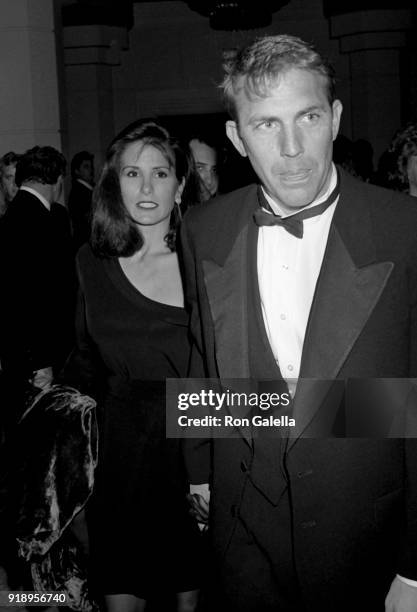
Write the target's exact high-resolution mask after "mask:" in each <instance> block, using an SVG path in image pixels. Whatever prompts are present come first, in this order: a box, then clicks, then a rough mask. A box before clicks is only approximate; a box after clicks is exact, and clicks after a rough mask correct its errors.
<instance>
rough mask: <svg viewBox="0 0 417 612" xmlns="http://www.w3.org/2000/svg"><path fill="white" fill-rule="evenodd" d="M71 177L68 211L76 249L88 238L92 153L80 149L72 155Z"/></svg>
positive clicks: (91, 187) (92, 174)
mask: <svg viewBox="0 0 417 612" xmlns="http://www.w3.org/2000/svg"><path fill="white" fill-rule="evenodd" d="M71 179H72V185H71V191H70V194H69V198H68V212H69V215H70V218H71V225H72V232H73V240H74V247H75V250H76V251H77V250H78V249H79V248H80V246H81V245H82V244H84V243H85V242H88V240H89V238H90V232H91V199H92V195H93V189H94V155H92V154H91V153H89V152H88V151H80V152H79V153H76V154H75V155H74V157H73V158H72V161H71Z"/></svg>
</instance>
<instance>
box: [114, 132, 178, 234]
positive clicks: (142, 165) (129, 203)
mask: <svg viewBox="0 0 417 612" xmlns="http://www.w3.org/2000/svg"><path fill="white" fill-rule="evenodd" d="M119 179H120V189H121V193H122V198H123V202H124V205H125V207H126V209H127V211H128V213H129V215H130V216H131V218H132V219H133V220H134V221H135V222H136V223H138V224H139V225H157V224H158V223H166V225H167V227H168V226H169V218H170V215H171V211H172V209H173V207H174V206H175V199H176V198H180V197H181V193H182V190H183V182H182V183H181V184H180V183H179V182H178V179H177V177H176V174H175V167H174V166H173V165H172V164H171V163H170V161H169V160H168V159H167V157H166V156H165V155H164V154H163V153H162V151H160V150H159V149H157V148H156V147H155V146H153V145H145V146H143V143H142V142H141V141H138V142H132V143H130V144H129V145H128V146H127V147H126V149H125V150H124V152H123V153H122V155H121V157H120V173H119Z"/></svg>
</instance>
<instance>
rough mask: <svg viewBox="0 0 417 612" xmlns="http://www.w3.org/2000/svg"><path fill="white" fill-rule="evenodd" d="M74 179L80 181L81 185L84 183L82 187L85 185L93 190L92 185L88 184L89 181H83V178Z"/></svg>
mask: <svg viewBox="0 0 417 612" xmlns="http://www.w3.org/2000/svg"><path fill="white" fill-rule="evenodd" d="M76 180H77V181H78V182H79V183H81V185H84V187H87V189H89V190H90V191H93V186H92V185H90V183H87V181H83V179H80V178H77V179H76Z"/></svg>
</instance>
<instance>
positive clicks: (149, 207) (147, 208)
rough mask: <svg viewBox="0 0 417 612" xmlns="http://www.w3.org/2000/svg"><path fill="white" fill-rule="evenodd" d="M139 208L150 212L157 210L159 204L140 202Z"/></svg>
mask: <svg viewBox="0 0 417 612" xmlns="http://www.w3.org/2000/svg"><path fill="white" fill-rule="evenodd" d="M137 206H138V207H139V208H145V209H146V210H150V209H152V208H157V206H158V204H157V203H156V202H138V203H137Z"/></svg>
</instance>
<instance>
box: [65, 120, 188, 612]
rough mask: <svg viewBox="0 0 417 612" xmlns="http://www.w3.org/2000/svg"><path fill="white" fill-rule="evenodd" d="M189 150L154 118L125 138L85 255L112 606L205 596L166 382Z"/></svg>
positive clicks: (181, 354)
mask: <svg viewBox="0 0 417 612" xmlns="http://www.w3.org/2000/svg"><path fill="white" fill-rule="evenodd" d="M189 159H190V158H189V155H188V154H187V153H185V152H184V150H183V149H182V148H181V147H180V146H179V144H178V143H177V142H176V141H175V140H173V139H171V138H170V137H169V135H168V133H167V132H166V130H165V129H164V128H162V127H161V126H159V125H157V124H156V123H154V122H138V123H136V124H134V125H133V126H129V128H127V129H126V130H124V132H122V133H121V134H120V135H119V136H118V137H116V139H115V140H114V141H113V143H112V144H111V145H110V147H109V149H108V151H107V157H106V162H105V165H104V168H103V170H102V174H101V178H100V180H99V183H98V185H97V187H96V191H95V196H94V200H95V202H94V208H93V219H92V238H91V245H84V247H82V248H81V250H80V251H79V253H78V258H77V263H78V275H79V281H80V300H79V308H78V315H77V339H78V340H77V351H76V358H75V359H73V360H72V367H74V363H77V364H78V371H79V373H80V376H81V379H82V380H81V383H84V384H83V385H82V388H83V390H84V391H88V392H90V393H93V394H94V395H95V396H96V397H98V399H99V406H101V410H100V411H99V434H100V437H99V449H100V450H99V463H98V468H97V470H96V479H95V483H96V484H95V494H94V496H93V500H92V502H91V504H90V508H89V513H88V523H89V531H90V559H91V567H92V572H93V576H95V584H96V587H97V589H98V590H99V591H101V594H102V595H104V598H105V602H106V607H107V610H108V611H109V612H140V611H142V610H144V609H145V606H146V602H147V601H149V600H152V599H153V598H154V597H155V594H158V593H159V594H160V593H161V592H166V593H172V594H175V593H176V598H175V600H176V609H177V610H178V611H181V612H184V611H185V610H187V612H188V611H192V610H194V609H195V607H196V603H197V594H198V591H197V590H196V589H197V587H198V585H199V575H198V568H199V566H200V559H199V555H200V552H199V547H200V541H199V534H198V529H197V527H196V525H195V524H194V521H193V520H192V519H191V517H190V516H189V514H188V509H187V504H186V493H187V487H186V482H185V477H184V470H183V466H182V462H181V454H180V452H179V441H178V440H167V439H166V438H165V382H164V381H165V378H167V377H178V376H186V371H187V364H188V358H189V344H188V335H187V316H186V313H185V311H184V309H183V292H182V285H181V277H180V271H179V266H178V259H177V254H176V252H175V247H174V232H173V229H172V220H173V219H175V218H178V215H179V213H180V206H181V199H182V198H183V197H184V193H185V191H186V189H187V188H188V189H189V187H190V184H192V182H193V181H195V178H194V176H193V173H192V170H191V168H192V165H191V164H190V161H189ZM94 387H95V388H96V391H94ZM97 389H98V392H97ZM165 609H166V608H165Z"/></svg>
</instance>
